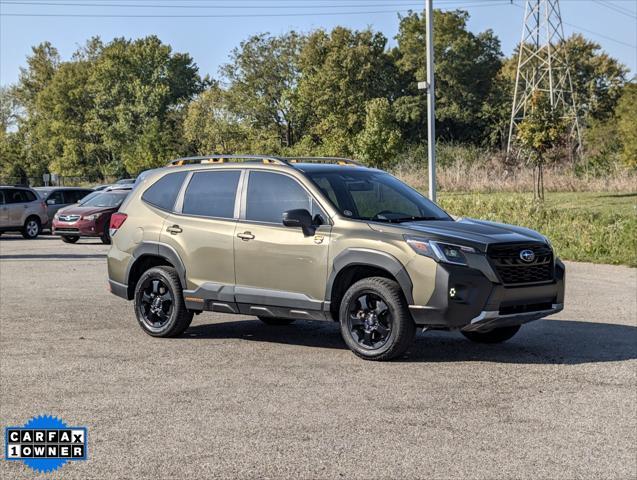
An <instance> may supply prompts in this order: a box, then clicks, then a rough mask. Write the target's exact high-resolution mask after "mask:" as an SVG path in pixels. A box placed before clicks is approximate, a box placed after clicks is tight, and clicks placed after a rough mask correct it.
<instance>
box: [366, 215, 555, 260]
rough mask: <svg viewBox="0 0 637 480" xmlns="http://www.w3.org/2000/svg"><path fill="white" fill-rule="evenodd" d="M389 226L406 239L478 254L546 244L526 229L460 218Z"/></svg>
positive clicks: (538, 235) (537, 234) (375, 227)
mask: <svg viewBox="0 0 637 480" xmlns="http://www.w3.org/2000/svg"><path fill="white" fill-rule="evenodd" d="M383 226H384V225H383ZM392 226H395V227H396V226H399V227H400V229H401V230H402V231H403V232H404V233H405V234H407V235H409V234H412V235H416V236H417V235H422V236H423V237H426V238H431V239H434V240H440V241H445V242H449V243H454V242H455V243H459V244H461V245H466V246H471V247H474V248H476V249H478V250H480V251H482V252H486V250H487V247H488V246H489V245H492V244H496V243H543V244H546V243H547V242H546V239H545V238H544V236H543V235H541V234H539V233H538V232H536V231H534V230H531V229H529V228H524V227H517V226H515V225H507V224H505V223H496V222H488V221H485V220H474V219H472V218H461V219H458V220H456V221H449V220H428V221H420V222H404V223H401V224H399V225H392ZM370 227H371V228H373V229H374V230H380V229H382V226H381V225H379V224H373V223H370Z"/></svg>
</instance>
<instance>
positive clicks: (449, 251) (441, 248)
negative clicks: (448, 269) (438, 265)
mask: <svg viewBox="0 0 637 480" xmlns="http://www.w3.org/2000/svg"><path fill="white" fill-rule="evenodd" d="M405 241H406V242H407V243H408V244H409V246H410V247H411V248H413V249H414V252H416V253H417V254H419V255H424V256H426V257H430V258H433V259H434V260H436V261H438V262H445V263H452V264H454V265H466V264H467V257H466V256H465V253H475V252H476V249H475V248H473V247H466V246H464V245H454V244H451V243H443V242H438V241H435V240H425V239H423V238H417V237H405Z"/></svg>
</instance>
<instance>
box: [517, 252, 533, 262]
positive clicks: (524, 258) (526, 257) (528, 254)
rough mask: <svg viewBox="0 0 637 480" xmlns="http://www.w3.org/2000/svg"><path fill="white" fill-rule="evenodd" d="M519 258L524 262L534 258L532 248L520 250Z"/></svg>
mask: <svg viewBox="0 0 637 480" xmlns="http://www.w3.org/2000/svg"><path fill="white" fill-rule="evenodd" d="M520 259H521V260H522V261H523V262H525V263H531V262H532V261H533V260H535V253H533V250H522V251H521V252H520Z"/></svg>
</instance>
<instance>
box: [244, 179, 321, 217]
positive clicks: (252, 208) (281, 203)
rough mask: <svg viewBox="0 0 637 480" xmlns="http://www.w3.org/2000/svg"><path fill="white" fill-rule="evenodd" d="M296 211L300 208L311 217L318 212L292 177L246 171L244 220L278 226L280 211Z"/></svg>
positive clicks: (281, 215) (313, 203) (281, 212)
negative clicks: (247, 176)
mask: <svg viewBox="0 0 637 480" xmlns="http://www.w3.org/2000/svg"><path fill="white" fill-rule="evenodd" d="M297 208H304V209H306V210H308V211H309V212H310V213H311V214H312V215H314V214H316V213H319V212H320V210H316V209H317V208H318V205H316V203H315V202H314V201H313V199H312V197H311V196H310V195H309V194H308V193H307V192H306V191H305V190H304V189H303V188H302V187H301V185H299V183H298V182H297V181H296V180H294V179H293V178H290V177H288V176H287V175H281V174H278V173H271V172H258V171H252V172H250V177H249V180H248V195H247V204H246V220H254V221H257V222H269V223H281V221H282V218H283V212H285V211H287V210H294V209H297ZM314 210H316V211H314Z"/></svg>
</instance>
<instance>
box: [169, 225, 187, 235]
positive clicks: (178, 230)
mask: <svg viewBox="0 0 637 480" xmlns="http://www.w3.org/2000/svg"><path fill="white" fill-rule="evenodd" d="M166 231H167V232H170V233H171V234H172V235H176V234H178V233H181V232H183V230H182V229H181V227H180V226H179V225H173V226H172V227H168V228H167V229H166Z"/></svg>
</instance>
